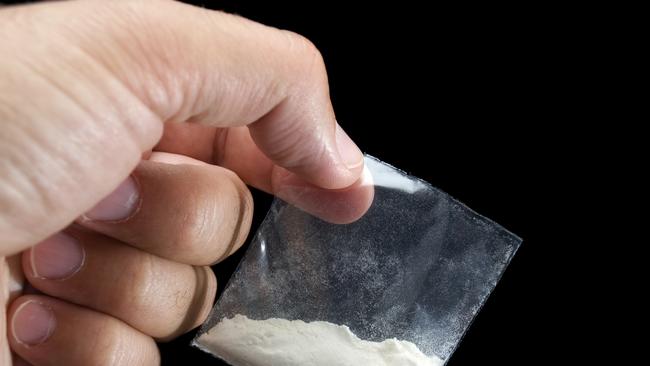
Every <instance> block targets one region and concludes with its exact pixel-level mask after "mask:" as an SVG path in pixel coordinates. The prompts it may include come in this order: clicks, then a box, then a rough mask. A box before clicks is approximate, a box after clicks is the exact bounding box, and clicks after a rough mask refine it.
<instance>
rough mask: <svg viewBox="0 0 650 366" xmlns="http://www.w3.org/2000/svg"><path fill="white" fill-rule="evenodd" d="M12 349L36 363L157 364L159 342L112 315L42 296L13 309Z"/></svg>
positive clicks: (20, 302)
mask: <svg viewBox="0 0 650 366" xmlns="http://www.w3.org/2000/svg"><path fill="white" fill-rule="evenodd" d="M8 319H10V320H9V337H8V338H9V343H10V345H11V349H12V350H13V351H14V352H15V353H16V354H17V355H18V356H20V357H21V358H23V359H25V360H26V361H27V362H29V363H30V364H32V365H34V366H49V365H57V366H58V365H68V366H77V365H79V366H82V365H83V366H85V365H125V366H126V365H145V366H146V365H158V364H160V356H159V354H158V349H157V347H156V344H155V342H154V341H153V339H152V338H151V337H148V336H146V335H144V334H142V333H141V332H139V331H137V330H135V329H133V328H131V327H129V326H128V325H126V324H125V323H124V322H122V321H120V320H118V319H115V318H113V317H111V316H109V315H106V314H102V313H99V312H96V311H93V310H89V309H86V308H83V307H80V306H77V305H72V304H69V303H66V302H64V301H61V300H57V299H53V298H51V297H48V296H42V295H27V296H22V297H19V298H18V299H16V300H15V301H14V302H13V303H12V305H11V308H10V309H9V318H8Z"/></svg>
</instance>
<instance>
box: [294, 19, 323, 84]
mask: <svg viewBox="0 0 650 366" xmlns="http://www.w3.org/2000/svg"><path fill="white" fill-rule="evenodd" d="M283 32H284V33H285V35H286V37H287V38H288V40H289V47H290V49H291V51H292V53H294V54H295V55H296V57H294V58H293V59H294V60H295V61H294V62H296V65H294V66H295V70H296V71H297V72H298V73H300V74H301V76H302V77H303V78H300V79H307V80H309V81H312V80H313V79H314V78H318V79H321V78H322V77H323V76H326V74H327V73H326V71H325V60H324V58H323V55H322V53H321V52H320V50H319V49H318V47H316V45H315V44H314V43H313V42H312V41H311V40H309V38H307V37H305V36H303V35H301V34H298V33H294V32H291V31H283ZM300 79H299V80H300Z"/></svg>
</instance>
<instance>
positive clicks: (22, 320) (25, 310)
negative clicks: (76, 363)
mask: <svg viewBox="0 0 650 366" xmlns="http://www.w3.org/2000/svg"><path fill="white" fill-rule="evenodd" d="M11 323H12V329H13V335H14V338H15V339H16V341H18V342H19V343H22V344H26V345H28V346H35V345H37V344H41V343H43V342H45V341H47V339H48V338H50V336H51V335H52V332H54V328H55V327H56V319H55V318H54V313H53V312H52V309H50V308H49V307H47V306H45V305H44V304H42V303H40V302H37V301H34V300H30V301H27V302H25V303H23V304H22V305H20V307H18V309H16V312H15V313H14V317H13V319H12V321H11Z"/></svg>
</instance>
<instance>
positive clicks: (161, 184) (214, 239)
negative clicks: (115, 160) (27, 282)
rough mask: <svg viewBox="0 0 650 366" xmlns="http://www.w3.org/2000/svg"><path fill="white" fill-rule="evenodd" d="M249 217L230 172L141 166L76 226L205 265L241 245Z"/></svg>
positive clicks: (246, 196)
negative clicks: (80, 225) (79, 225)
mask: <svg viewBox="0 0 650 366" xmlns="http://www.w3.org/2000/svg"><path fill="white" fill-rule="evenodd" d="M252 216H253V201H252V197H251V195H250V192H249V191H248V188H247V187H246V185H245V184H244V183H243V182H242V181H241V180H240V179H239V178H238V177H237V176H236V175H235V174H234V173H232V172H231V171H229V170H227V169H224V168H221V167H217V166H211V165H207V164H204V165H186V164H183V165H171V164H163V163H157V162H151V161H143V162H142V164H140V165H139V166H138V168H137V169H136V170H135V172H134V173H133V175H132V177H131V178H129V179H127V181H125V182H124V183H123V184H122V185H121V186H120V188H118V190H117V191H115V192H114V193H113V194H111V195H109V197H107V198H106V199H104V200H103V201H102V202H101V203H99V204H98V205H97V206H96V207H95V208H93V209H92V210H90V211H89V212H87V213H86V214H85V215H84V217H83V218H82V219H81V220H80V223H81V224H82V225H84V226H85V227H88V228H91V229H93V230H96V231H98V232H101V233H103V234H106V235H108V236H111V237H113V238H116V239H118V240H120V241H122V242H126V243H129V244H131V245H133V246H135V247H138V248H140V249H142V250H145V251H147V252H149V253H153V254H156V255H159V256H161V257H164V258H169V259H172V260H175V261H178V262H183V263H188V264H194V265H207V264H212V263H214V262H216V261H219V260H220V259H222V258H224V257H226V256H228V255H229V254H230V253H232V252H234V251H235V250H237V249H238V248H239V247H240V246H241V245H242V244H243V242H244V241H245V240H246V237H247V235H248V231H249V229H250V224H251V220H252Z"/></svg>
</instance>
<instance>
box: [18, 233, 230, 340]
mask: <svg viewBox="0 0 650 366" xmlns="http://www.w3.org/2000/svg"><path fill="white" fill-rule="evenodd" d="M23 267H24V268H25V273H26V275H27V278H28V279H29V281H30V283H31V284H32V285H33V286H34V287H35V288H36V289H38V290H40V291H42V292H43V293H45V294H48V295H50V296H53V297H56V298H60V299H62V300H66V301H69V302H71V303H74V304H78V305H83V306H85V307H88V308H91V309H94V310H97V311H100V312H103V313H106V314H109V315H112V316H114V317H116V318H118V319H121V320H123V321H124V322H126V323H127V324H129V325H130V326H132V327H134V328H136V329H138V330H140V331H141V332H143V333H145V334H148V335H150V336H152V337H155V338H158V339H170V338H172V337H175V336H178V335H180V334H183V333H185V332H187V331H188V330H190V329H192V328H194V327H196V326H198V325H199V324H201V323H202V322H203V321H204V320H205V318H206V317H207V315H208V313H209V311H210V308H211V307H212V302H213V300H214V297H215V294H216V289H217V281H216V278H215V276H214V273H213V272H212V270H211V269H210V268H209V267H193V266H189V265H185V264H181V263H176V262H173V261H170V260H166V259H163V258H160V257H157V256H154V255H151V254H149V253H146V252H143V251H141V250H139V249H136V248H133V247H130V246H128V245H125V244H123V243H119V242H117V241H115V240H114V239H111V238H108V237H105V236H103V235H100V234H95V233H91V232H85V231H80V230H71V231H67V232H65V233H59V234H56V235H54V236H53V237H51V238H49V239H47V240H45V241H44V242H42V243H40V244H38V245H37V246H35V247H33V248H31V249H30V250H29V251H27V252H25V253H24V254H23Z"/></svg>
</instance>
